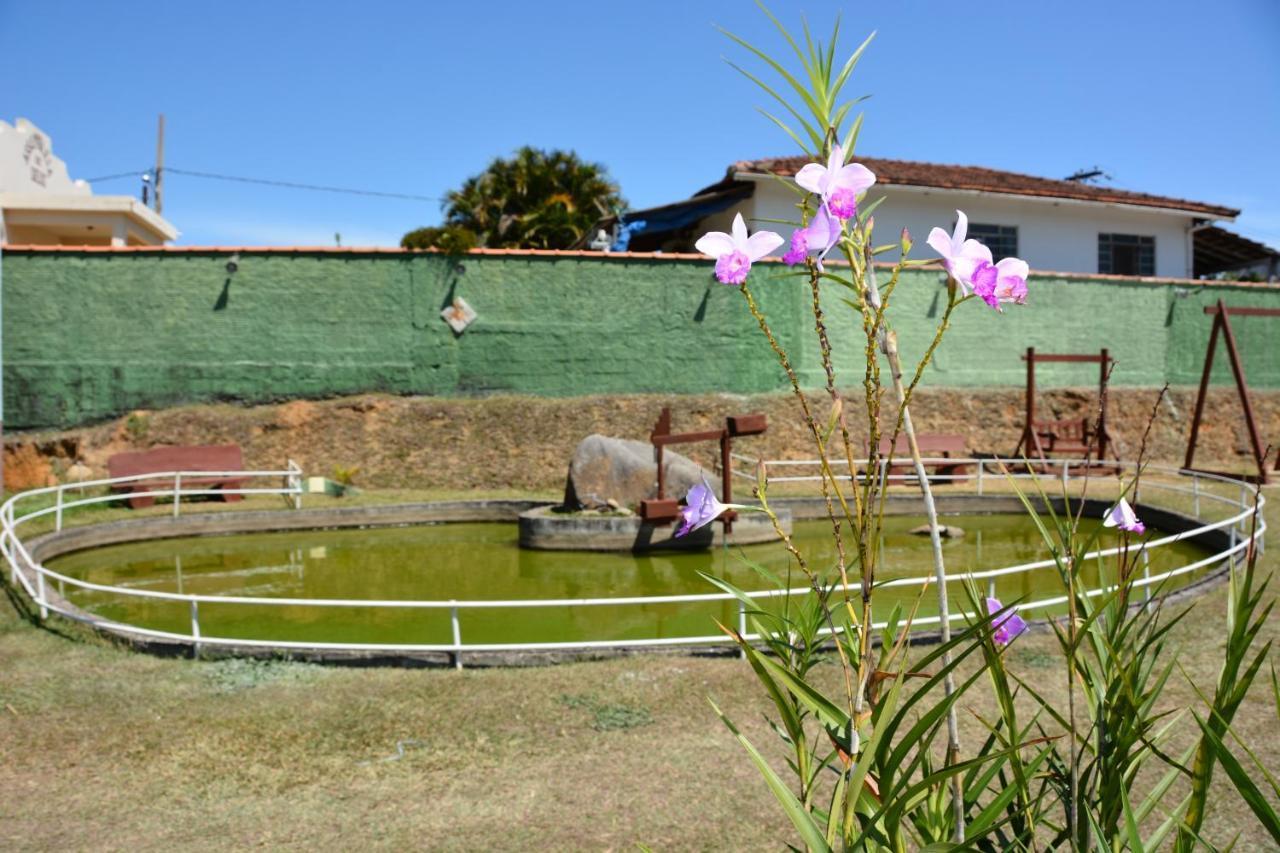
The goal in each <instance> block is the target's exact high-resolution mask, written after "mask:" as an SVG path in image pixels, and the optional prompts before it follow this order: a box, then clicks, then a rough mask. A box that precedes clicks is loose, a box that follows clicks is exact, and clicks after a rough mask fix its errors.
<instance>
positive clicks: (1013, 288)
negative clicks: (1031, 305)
mask: <svg viewBox="0 0 1280 853" xmlns="http://www.w3.org/2000/svg"><path fill="white" fill-rule="evenodd" d="M1030 273H1031V268H1030V267H1029V266H1027V262H1026V261H1024V260H1021V259H1020V258H1005V259H1004V260H1002V261H1001V262H1000V263H998V264H996V265H995V266H992V265H991V262H990V261H978V264H977V266H975V267H974V268H973V292H974V293H976V294H978V296H979V297H980V298H981V299H982V301H983V302H985V303H987V304H988V305H990V306H991V307H992V308H994V309H996V310H997V311H1003V310H1004V309H1003V308H1001V307H1000V303H1001V302H1013V303H1016V304H1018V305H1024V304H1026V301H1027V276H1028V275H1029V274H1030Z"/></svg>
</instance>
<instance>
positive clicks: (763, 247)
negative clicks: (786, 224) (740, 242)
mask: <svg viewBox="0 0 1280 853" xmlns="http://www.w3.org/2000/svg"><path fill="white" fill-rule="evenodd" d="M785 242H786V240H785V239H783V237H782V235H781V234H775V233H774V232H772V231H757V232H756V233H754V234H752V235H751V236H750V237H748V238H747V248H746V250H745V251H746V253H747V257H748V258H750V259H751V260H752V262H755V261H758V260H760V259H761V258H763V257H764V256H765V255H767V254H769V253H770V252H772V251H773V250H774V249H776V248H778V247H779V246H781V245H782V244H783V243H785Z"/></svg>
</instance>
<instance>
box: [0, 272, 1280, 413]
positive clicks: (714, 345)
mask: <svg viewBox="0 0 1280 853" xmlns="http://www.w3.org/2000/svg"><path fill="white" fill-rule="evenodd" d="M229 254H230V250H227V251H214V250H210V251H204V250H199V251H153V252H148V251H121V252H109V251H67V250H58V251H41V250H17V251H7V252H5V254H4V257H3V260H2V263H3V270H2V275H3V288H4V293H3V307H4V330H3V331H4V407H5V422H6V425H7V426H10V427H12V428H19V429H22V428H37V427H61V426H70V425H74V424H79V423H84V422H88V421H92V420H96V419H102V418H105V417H109V416H113V415H117V414H120V413H122V412H125V411H128V410H130V409H135V408H154V407H159V406H167V405H174V404H179V403H188V402H197V401H210V400H242V401H250V402H254V401H267V400H277V399H284V398H289V397H322V396H329V395H335V394H347V393H356V392H362V391H386V392H391V393H401V394H436V395H468V394H484V393H526V394H543V395H575V394H597V393H630V392H673V393H696V392H709V391H724V392H732V393H752V392H762V391H773V390H779V389H782V388H783V387H785V385H786V379H785V377H784V375H783V374H782V371H781V370H780V368H779V367H778V365H777V363H776V361H775V360H774V358H773V355H772V353H771V352H770V351H769V349H768V346H767V345H766V344H765V343H764V341H763V339H762V338H761V337H760V334H759V331H758V329H757V328H756V326H755V322H754V321H753V320H752V318H751V316H750V315H749V314H748V312H747V310H746V306H745V305H744V304H743V300H742V298H741V296H740V295H739V294H738V292H737V290H736V288H732V287H725V286H723V285H720V284H718V283H716V282H715V281H714V280H713V278H712V276H711V271H712V264H711V263H710V262H700V261H694V260H689V259H671V258H645V257H613V258H603V257H594V256H586V257H584V256H579V255H571V254H566V255H561V256H545V255H524V254H506V255H469V256H465V257H463V258H461V259H450V258H445V257H443V256H440V255H435V254H412V253H399V252H382V253H361V252H358V251H352V252H310V253H308V252H303V251H299V252H289V251H279V250H274V251H261V252H259V251H252V250H250V251H241V253H240V258H239V264H238V267H239V268H238V270H237V271H236V272H234V273H230V274H229V273H228V272H227V269H226V264H227V260H228V257H229ZM782 271H783V268H782V267H781V266H779V265H776V264H767V265H759V266H757V268H756V270H755V271H753V273H752V279H751V282H752V288H753V291H754V292H755V293H756V294H757V296H758V298H759V301H760V304H761V306H762V308H763V310H764V311H765V313H766V314H767V316H768V318H769V321H770V323H771V325H772V326H773V328H774V330H775V332H776V334H777V336H778V338H779V340H780V341H781V342H782V344H783V345H784V346H785V347H787V348H788V350H789V351H791V353H792V359H793V362H794V363H795V364H796V367H797V370H798V372H799V373H800V375H801V378H802V380H803V381H804V382H805V383H806V384H807V385H810V386H813V387H817V386H820V385H821V384H822V382H823V378H822V370H821V366H820V363H819V360H818V351H817V347H816V344H815V343H814V342H813V340H812V315H811V313H810V310H809V295H808V288H807V286H806V285H805V284H804V283H803V282H802V281H801V280H799V279H797V278H795V277H783V276H781V273H782ZM1029 286H1030V290H1031V295H1030V304H1028V305H1026V306H1023V307H1017V306H1010V307H1008V308H1007V309H1006V311H1005V313H1004V314H1003V315H997V314H996V313H995V312H993V311H991V310H990V309H988V308H986V307H985V306H983V305H981V304H979V303H976V302H973V303H968V304H966V305H964V306H962V307H961V308H960V309H959V310H958V311H957V312H956V314H955V316H954V317H953V320H952V326H951V331H950V333H949V335H948V338H947V340H946V342H945V343H944V344H943V347H942V349H941V350H940V352H939V354H938V356H937V358H936V360H935V363H934V365H933V367H931V368H930V370H929V372H928V374H927V377H926V382H927V383H928V384H932V385H935V386H953V387H954V386H961V387H971V386H999V385H1020V384H1021V383H1022V382H1023V380H1024V376H1025V367H1024V364H1023V362H1022V361H1021V359H1020V358H1019V356H1020V354H1021V353H1022V351H1023V350H1024V349H1025V348H1026V347H1027V346H1035V347H1037V348H1038V349H1040V350H1043V351H1054V352H1063V351H1079V352H1088V351H1097V350H1098V349H1099V348H1100V347H1103V346H1106V347H1109V348H1110V350H1111V352H1112V354H1113V356H1114V357H1115V358H1116V359H1117V360H1118V365H1117V368H1116V372H1115V375H1114V382H1115V383H1116V384H1119V385H1131V386H1152V385H1160V384H1163V383H1164V382H1166V381H1168V382H1170V383H1171V384H1174V385H1191V384H1195V383H1196V382H1197V381H1198V380H1199V376H1200V369H1201V364H1202V360H1203V357H1204V349H1205V345H1206V343H1207V340H1208V334H1209V329H1210V322H1211V318H1210V317H1207V316H1206V315H1205V314H1204V313H1203V311H1202V309H1203V307H1204V306H1205V305H1209V304H1212V303H1213V302H1214V301H1215V300H1216V299H1217V298H1219V297H1221V298H1223V299H1225V300H1226V301H1227V302H1228V303H1229V304H1231V305H1250V306H1269V307H1280V288H1275V287H1260V286H1256V285H1254V286H1235V285H1221V284H1213V285H1208V286H1200V285H1198V284H1195V283H1188V282H1137V281H1134V282H1128V281H1116V280H1094V279H1082V278H1075V277H1073V278H1070V279H1068V278H1056V277H1039V276H1033V278H1032V280H1031V282H1030V285H1029ZM455 294H456V295H458V296H462V297H464V298H465V299H466V300H467V301H468V302H469V303H470V304H471V305H472V306H473V307H474V308H475V310H476V312H477V313H478V315H479V317H478V319H477V320H476V322H475V323H473V324H472V325H471V326H470V327H469V328H468V329H467V330H466V331H465V332H464V333H463V334H462V335H460V336H455V335H454V334H453V332H452V331H451V330H450V329H449V327H448V326H447V325H446V324H445V323H444V321H443V320H442V319H441V318H440V311H441V309H442V308H443V307H444V306H445V305H447V304H449V303H450V302H451V300H452V299H453V297H454V295H455ZM842 295H843V294H842V293H840V292H839V291H838V288H837V289H833V290H831V291H830V292H829V293H828V294H827V296H826V297H825V302H826V305H827V309H828V312H829V315H830V316H829V325H830V329H831V336H832V339H833V341H834V342H835V349H836V356H837V362H838V365H839V366H840V367H841V368H842V370H843V379H842V382H841V384H842V385H846V386H853V385H857V384H858V383H860V381H861V367H860V365H859V362H860V360H861V351H862V350H861V347H862V343H861V341H860V340H859V339H860V338H861V326H860V321H858V320H856V319H855V317H854V316H853V312H852V311H851V310H850V309H849V308H848V307H847V306H845V305H843V304H842V302H841V301H840V297H841V296H842ZM893 303H894V308H893V317H894V324H895V328H896V329H897V330H898V334H899V340H900V343H901V346H902V349H903V352H904V354H905V355H906V356H908V357H912V356H917V357H918V355H919V354H920V353H921V352H922V350H923V348H924V347H925V346H926V345H927V343H928V341H929V340H930V338H931V336H932V333H933V329H934V327H935V326H936V324H937V321H938V318H939V315H940V313H941V310H942V308H943V306H944V304H945V292H944V290H943V285H942V281H941V275H940V274H939V273H938V272H936V271H928V270H916V271H912V272H910V273H908V274H905V275H904V277H903V280H902V281H901V283H900V284H899V285H898V288H897V291H896V293H895V294H894V297H893ZM1233 326H1234V328H1235V331H1236V335H1237V339H1238V342H1239V344H1240V348H1241V350H1242V351H1243V355H1244V358H1245V364H1246V372H1247V375H1248V378H1249V382H1250V384H1251V385H1252V386H1254V387H1257V388H1280V346H1278V345H1277V343H1276V341H1278V340H1280V320H1276V319H1272V318H1264V317H1239V318H1236V319H1235V320H1234V321H1233ZM1218 363H1219V367H1218V370H1217V371H1216V372H1215V380H1216V381H1217V382H1229V381H1230V374H1229V371H1228V370H1227V368H1226V358H1225V351H1223V350H1220V352H1219V360H1218ZM1040 375H1041V377H1042V379H1041V381H1042V384H1043V385H1045V386H1050V385H1077V386H1079V385H1089V384H1092V383H1094V382H1096V378H1097V369H1096V367H1094V366H1090V365H1048V366H1045V367H1044V368H1043V370H1042V371H1041V373H1040Z"/></svg>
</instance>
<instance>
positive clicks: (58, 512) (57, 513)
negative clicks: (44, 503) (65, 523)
mask: <svg viewBox="0 0 1280 853" xmlns="http://www.w3.org/2000/svg"><path fill="white" fill-rule="evenodd" d="M56 495H57V498H56V499H55V502H54V510H53V529H54V530H61V529H62V486H61V485H59V486H58V491H57V492H56Z"/></svg>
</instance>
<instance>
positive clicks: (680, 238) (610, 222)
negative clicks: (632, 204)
mask: <svg viewBox="0 0 1280 853" xmlns="http://www.w3.org/2000/svg"><path fill="white" fill-rule="evenodd" d="M754 190H755V184H751V183H746V182H743V183H740V184H733V185H731V186H729V187H728V188H726V189H719V190H716V191H714V192H708V193H703V194H701V195H696V196H694V197H693V198H687V199H684V200H683V201H677V202H673V203H671V204H664V205H662V206H660V207H650V208H646V209H644V210H628V211H627V212H626V213H624V214H622V221H623V222H624V223H639V222H643V223H644V226H643V227H641V228H637V229H636V230H634V231H632V232H631V243H630V245H629V246H627V248H628V250H630V251H633V252H655V251H666V252H674V251H691V250H692V248H693V239H692V237H691V236H690V234H691V231H692V229H693V228H694V226H696V225H697V224H698V223H699V222H701V221H702V220H703V219H705V218H707V217H708V216H710V215H711V214H713V213H718V212H720V211H722V210H725V209H727V208H729V207H732V206H733V205H734V204H736V203H737V202H739V201H742V200H743V199H745V198H750V197H751V193H752V192H753V191H754ZM617 222H618V217H616V216H610V217H608V218H607V219H602V220H600V221H599V222H598V223H596V225H595V227H594V228H592V229H591V231H590V234H591V235H592V236H591V237H588V238H586V239H583V240H582V241H580V242H581V245H580V246H576V247H575V248H585V247H586V245H587V243H589V242H590V240H592V239H594V235H595V233H596V231H597V230H600V229H603V230H604V231H606V232H608V233H612V231H613V227H614V226H615V225H616V224H617Z"/></svg>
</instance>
